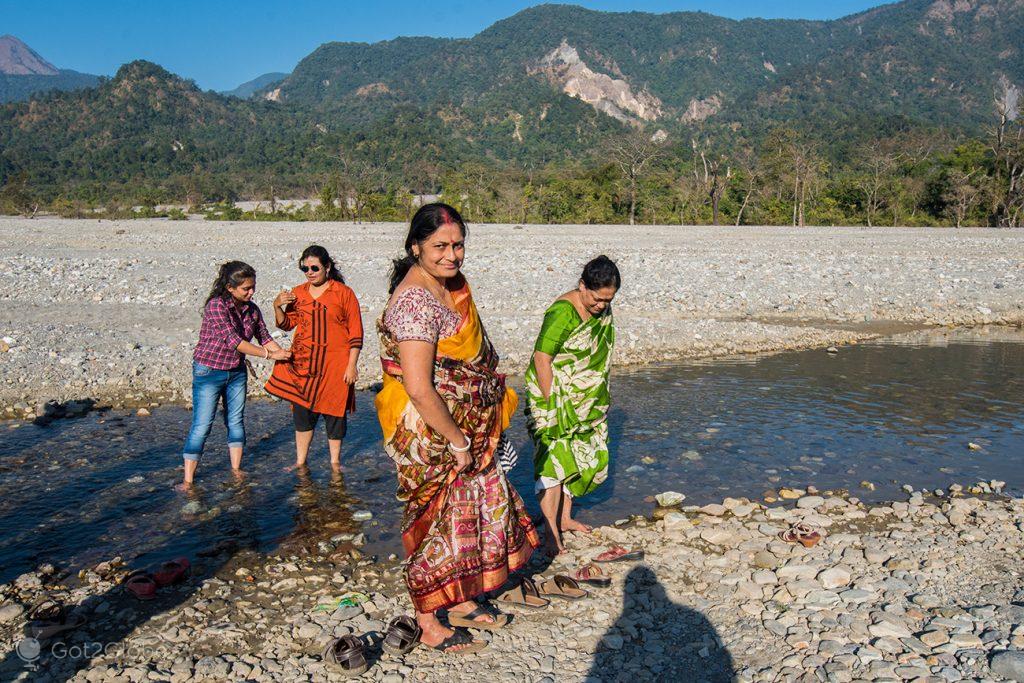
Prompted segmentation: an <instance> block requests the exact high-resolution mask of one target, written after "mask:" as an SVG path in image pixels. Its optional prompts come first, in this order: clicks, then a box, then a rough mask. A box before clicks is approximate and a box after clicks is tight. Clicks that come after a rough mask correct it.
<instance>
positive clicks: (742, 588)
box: [0, 482, 1024, 683]
mask: <svg viewBox="0 0 1024 683" xmlns="http://www.w3.org/2000/svg"><path fill="white" fill-rule="evenodd" d="M908 488H909V487H908ZM999 489H1000V483H999V482H991V483H989V484H982V485H981V486H978V487H971V488H970V489H969V490H964V489H963V488H961V487H959V486H955V485H954V486H951V487H950V488H949V489H948V490H940V491H917V492H914V491H910V492H908V494H909V496H908V498H907V499H906V500H902V501H898V502H893V503H890V504H880V505H874V506H866V505H865V504H863V503H862V502H860V501H858V500H857V499H856V498H853V497H850V496H849V495H848V494H846V493H845V492H843V491H824V492H818V491H816V490H813V489H808V490H794V489H783V490H779V491H776V492H773V494H772V495H771V496H769V497H768V499H774V500H775V501H776V502H775V504H766V503H767V500H766V501H765V503H762V502H758V501H750V500H747V499H726V500H724V501H722V503H720V504H713V505H706V506H704V507H700V508H697V507H686V506H680V505H677V506H676V507H673V508H658V509H657V511H656V514H655V515H654V518H651V519H645V518H641V517H635V518H633V519H632V520H623V521H622V522H620V523H617V524H616V525H614V526H608V527H601V528H599V529H597V530H596V531H595V533H594V534H593V535H588V536H583V535H575V536H572V537H571V538H570V540H569V543H570V551H569V552H568V553H567V554H566V555H563V556H562V557H560V558H558V559H557V560H556V561H555V562H554V563H553V564H551V565H550V566H545V565H546V564H547V563H544V562H540V558H535V559H536V560H537V562H536V563H535V564H534V565H533V566H532V567H531V573H534V572H536V573H539V574H540V575H542V576H549V575H551V574H553V573H556V572H560V571H567V570H568V569H570V568H573V567H576V566H579V565H580V564H581V563H583V562H585V561H586V560H587V558H590V557H592V556H594V555H595V554H596V553H597V552H599V551H600V550H601V549H602V548H605V547H607V546H608V545H609V544H613V543H617V544H621V545H624V546H627V547H630V548H636V549H642V550H644V551H645V553H646V557H645V558H644V559H643V560H642V561H640V562H633V563H624V564H620V565H616V564H612V565H605V566H606V567H607V570H606V571H610V572H611V574H612V576H613V583H612V585H611V587H610V588H607V589H591V595H590V597H588V598H586V599H584V600H581V601H578V602H566V601H557V600H556V601H553V602H552V604H551V605H550V606H549V607H547V608H545V609H541V610H529V611H524V610H521V609H519V610H517V609H515V608H506V609H508V611H510V612H512V613H513V614H514V621H513V623H512V624H511V625H509V626H508V627H506V628H505V629H503V630H501V631H498V632H495V633H493V634H488V633H486V632H481V633H480V636H479V637H480V638H483V639H485V640H488V641H489V647H488V648H487V649H486V650H484V651H483V652H482V653H480V654H477V655H472V656H466V657H455V656H441V655H438V654H436V653H433V652H430V651H427V650H426V649H424V648H423V647H420V648H418V649H416V650H414V651H413V652H411V653H410V654H408V655H406V656H405V657H401V658H398V657H392V656H389V655H385V654H381V652H380V649H379V644H378V643H379V637H380V632H381V631H382V629H383V628H384V626H385V624H386V622H387V621H388V620H389V619H390V618H391V617H393V616H395V615H397V614H400V613H403V612H408V611H409V609H410V606H409V604H408V601H407V598H406V596H405V594H404V592H403V591H402V589H401V580H400V567H399V566H398V565H397V563H396V562H395V561H394V558H388V559H386V560H382V561H379V562H374V561H373V558H366V557H363V556H362V554H361V553H360V550H359V547H360V544H361V538H360V537H359V536H358V535H355V536H353V535H352V534H343V535H338V536H336V537H334V538H333V539H331V540H329V541H327V540H324V541H320V542H319V543H316V544H315V545H313V546H310V547H304V548H291V549H290V550H285V551H283V552H282V553H280V554H277V555H273V556H263V555H258V554H255V553H251V552H249V551H247V550H246V549H244V548H238V547H234V546H232V545H230V544H222V545H221V546H219V547H216V548H211V549H210V550H209V551H207V552H204V553H203V556H201V557H197V558H193V560H194V567H193V575H192V577H191V578H189V579H188V580H187V581H186V582H185V583H182V584H180V585H178V586H174V587H170V588H164V589H161V591H160V596H159V597H158V598H157V599H156V600H154V601H152V602H139V601H137V600H135V599H134V598H132V597H130V596H128V595H127V594H126V593H125V592H124V591H123V590H122V589H121V588H120V586H119V581H120V580H121V578H122V577H123V576H124V575H125V574H126V573H127V571H128V569H130V568H129V567H125V566H122V565H120V563H119V562H118V561H117V560H116V559H115V560H113V561H110V562H105V563H102V564H101V565H99V566H97V567H95V568H93V569H91V570H84V571H83V572H82V573H81V574H80V575H79V576H77V577H75V576H66V575H65V573H63V572H62V571H61V569H60V568H59V567H57V568H55V567H52V566H44V567H40V568H39V570H38V571H36V572H31V573H29V574H25V575H23V576H21V577H19V578H17V579H16V580H15V581H13V582H12V583H10V584H6V585H2V586H0V601H2V604H0V642H2V643H3V649H4V651H5V653H6V656H5V659H4V661H3V663H2V664H0V677H2V678H3V680H25V681H29V680H31V681H39V682H44V681H64V680H74V681H130V682H132V683H135V682H138V681H173V682H179V681H190V680H216V681H225V680H239V681H241V680H252V681H330V680H338V679H339V678H340V676H339V674H338V673H337V672H336V671H335V670H333V669H332V666H331V665H328V664H326V663H325V662H324V661H322V659H321V656H320V653H321V652H322V650H323V648H324V645H325V644H326V643H327V642H329V641H330V639H331V638H334V637H338V636H341V635H345V634H356V635H358V636H360V637H362V638H363V639H364V642H365V643H366V644H367V649H368V652H369V653H370V662H371V668H370V670H369V671H368V672H367V673H366V674H365V675H364V678H365V679H366V680H377V681H389V682H395V683H398V682H399V681H403V680H408V681H440V680H459V681H477V680H481V679H484V678H486V679H487V680H501V681H548V682H554V681H559V682H561V681H592V682H595V683H596V682H597V681H655V680H666V681H668V680H671V681H705V680H706V681H732V680H735V681H901V680H902V681H921V682H933V681H934V682H936V683H941V682H943V681H959V680H970V681H1003V680H1011V681H1024V581H1022V573H1024V564H1022V561H1021V557H1022V553H1024V500H1021V499H1012V498H1007V497H1003V496H1000V495H999V494H998V490H999ZM970 491H975V492H978V493H983V492H984V491H989V492H991V493H990V494H989V495H984V496H983V497H976V496H974V495H970ZM670 498H671V497H670ZM663 500H665V502H676V501H674V500H670V499H669V500H666V499H663ZM783 503H785V504H783ZM798 521H799V522H803V523H805V524H807V525H810V526H812V527H814V528H816V529H819V530H821V532H822V533H823V534H824V536H825V538H824V540H823V541H822V542H821V543H819V544H818V545H817V546H815V547H812V548H804V547H803V546H801V545H799V544H791V543H785V542H783V541H781V540H779V539H778V537H777V534H778V533H779V532H780V531H782V530H783V529H785V528H787V527H788V526H789V525H791V524H793V523H795V522H798ZM346 596H348V597H349V598H350V600H349V602H356V603H358V604H356V605H347V604H344V603H343V602H340V600H341V599H342V598H344V597H346ZM43 598H49V599H58V600H61V601H63V602H64V603H65V604H66V605H68V606H70V608H71V609H73V610H74V612H75V613H77V614H81V615H82V616H83V617H85V619H86V623H85V625H84V626H82V627H81V628H79V629H77V630H75V631H73V632H71V633H69V634H66V637H64V638H63V639H62V640H56V639H55V640H52V641H44V642H42V643H35V642H25V641H23V640H22V638H23V636H22V633H21V629H22V625H23V623H24V621H25V613H24V612H25V609H26V608H28V607H29V606H31V605H33V604H35V603H36V602H37V601H39V600H41V599H43ZM18 653H21V654H20V656H19V654H18ZM27 660H31V661H27Z"/></svg>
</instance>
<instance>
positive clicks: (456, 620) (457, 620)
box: [448, 605, 508, 631]
mask: <svg viewBox="0 0 1024 683" xmlns="http://www.w3.org/2000/svg"><path fill="white" fill-rule="evenodd" d="M483 616H489V617H490V618H491V619H494V621H477V617H483ZM448 623H449V624H451V625H452V626H461V627H462V628H478V629H481V630H483V631H497V630H498V629H500V628H503V627H504V626H506V625H507V624H508V615H507V614H505V613H504V612H501V611H499V610H497V609H495V608H494V607H491V606H490V605H477V606H476V608H475V609H473V610H472V611H471V612H466V613H465V614H459V613H457V612H452V611H451V610H448Z"/></svg>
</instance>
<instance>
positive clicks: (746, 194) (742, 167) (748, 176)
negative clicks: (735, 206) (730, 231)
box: [736, 148, 764, 225]
mask: <svg viewBox="0 0 1024 683" xmlns="http://www.w3.org/2000/svg"><path fill="white" fill-rule="evenodd" d="M736 171H737V173H738V174H739V176H740V178H742V180H743V190H742V192H743V201H742V202H740V208H739V211H737V212H736V225H740V224H741V222H742V221H743V212H744V211H746V210H747V206H748V205H749V204H750V200H751V199H752V198H753V197H754V195H756V194H757V192H758V191H759V190H760V189H761V184H762V183H763V182H764V171H763V169H762V167H761V160H760V159H759V158H758V157H757V154H755V153H754V150H752V149H749V148H745V149H744V150H743V151H742V152H740V154H739V155H738V156H737V157H736Z"/></svg>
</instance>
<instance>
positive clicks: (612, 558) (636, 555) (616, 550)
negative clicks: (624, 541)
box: [592, 545, 644, 564]
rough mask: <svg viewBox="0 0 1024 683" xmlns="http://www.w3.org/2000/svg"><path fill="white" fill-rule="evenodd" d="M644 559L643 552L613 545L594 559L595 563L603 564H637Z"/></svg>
mask: <svg viewBox="0 0 1024 683" xmlns="http://www.w3.org/2000/svg"><path fill="white" fill-rule="evenodd" d="M642 559H644V551H643V550H626V549H625V548H623V547H622V546H621V545H613V546H611V547H610V548H608V550H605V551H604V552H603V553H601V554H600V555H597V556H595V557H594V558H593V560H592V561H593V562H600V563H602V564H605V563H608V562H635V561H637V560H642Z"/></svg>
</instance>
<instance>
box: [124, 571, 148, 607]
mask: <svg viewBox="0 0 1024 683" xmlns="http://www.w3.org/2000/svg"><path fill="white" fill-rule="evenodd" d="M124 588H125V590H126V591H128V592H129V593H131V594H132V595H134V596H135V597H136V598H138V599H139V600H153V599H154V598H156V580H154V579H153V577H152V575H150V574H149V572H147V571H146V570H144V569H139V570H136V571H134V572H132V573H131V574H129V575H128V576H127V577H126V578H125V580H124Z"/></svg>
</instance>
